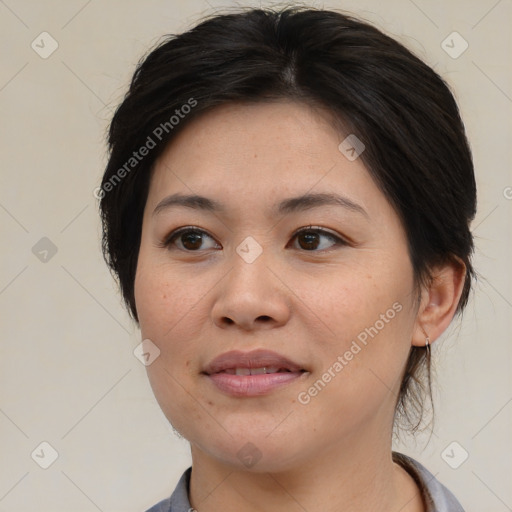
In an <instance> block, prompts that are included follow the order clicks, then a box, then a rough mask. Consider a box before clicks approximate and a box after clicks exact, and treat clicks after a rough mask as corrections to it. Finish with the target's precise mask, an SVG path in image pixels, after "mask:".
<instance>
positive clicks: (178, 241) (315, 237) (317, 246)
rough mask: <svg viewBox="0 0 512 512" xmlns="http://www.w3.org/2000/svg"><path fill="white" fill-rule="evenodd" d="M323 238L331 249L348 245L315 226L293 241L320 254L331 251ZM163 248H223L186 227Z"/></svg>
mask: <svg viewBox="0 0 512 512" xmlns="http://www.w3.org/2000/svg"><path fill="white" fill-rule="evenodd" d="M322 238H323V239H324V240H325V239H328V240H330V241H331V242H332V243H331V246H330V247H332V246H340V245H347V242H346V241H345V240H343V239H341V238H340V237H338V236H336V235H334V234H333V233H331V232H329V231H326V230H325V229H321V228H318V227H316V228H313V226H308V227H307V228H302V229H300V230H299V231H297V232H296V233H295V234H294V235H293V237H292V241H293V240H295V239H297V241H298V242H299V247H298V248H299V249H303V250H305V251H308V252H318V250H326V249H329V246H328V244H327V247H326V243H325V242H324V243H323V244H322V242H321V240H322ZM205 239H209V240H212V241H213V245H212V244H210V247H204V246H203V242H204V240H205ZM161 246H162V247H166V248H167V249H169V250H173V249H175V248H177V249H179V250H181V251H186V252H199V250H201V249H203V250H206V249H215V248H221V247H220V245H218V244H217V243H216V242H215V241H214V239H213V238H212V237H211V236H210V235H209V234H208V233H206V232H205V231H203V230H202V229H199V228H192V227H184V228H180V229H177V230H176V231H173V232H172V233H171V234H170V235H169V236H168V237H167V238H166V239H165V240H164V241H163V243H162V244H161ZM295 248H297V247H295Z"/></svg>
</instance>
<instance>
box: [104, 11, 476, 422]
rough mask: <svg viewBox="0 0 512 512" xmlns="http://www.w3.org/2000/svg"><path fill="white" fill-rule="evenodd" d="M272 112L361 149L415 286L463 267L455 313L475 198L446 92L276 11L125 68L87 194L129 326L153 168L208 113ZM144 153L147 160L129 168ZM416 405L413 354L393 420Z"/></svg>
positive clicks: (421, 357)
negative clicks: (280, 104)
mask: <svg viewBox="0 0 512 512" xmlns="http://www.w3.org/2000/svg"><path fill="white" fill-rule="evenodd" d="M280 99H284V100H294V101H298V102H302V103H304V104H307V105H311V106H313V107H323V108H324V109H327V110H328V111H329V112H330V113H331V114H332V117H333V119H334V120H336V124H337V126H339V127H340V130H342V129H343V130H345V132H346V133H353V134H355V135H356V136H357V137H358V138H359V139H360V140H361V141H362V142H363V143H364V144H365V151H364V152H363V153H362V154H361V155H360V158H361V159H362V161H363V163H364V164H365V166H366V168H367V169H368V171H369V173H370V175H371V176H372V178H373V179H374V181H375V183H376V184H377V186H378V187H379V189H380V190H381V191H382V193H383V194H384V195H385V196H386V197H387V199H388V201H389V202H390V204H391V205H392V206H393V208H394V209H395V211H396V213H397V214H398V216H399V218H400V220H401V222H402V225H403V227H404V229H405V232H406V235H407V240H408V250H409V255H410V258H411V262H412V267H413V271H414V280H415V283H416V284H417V285H419V284H421V283H423V284H424V283H427V282H428V281H429V279H430V278H431V273H430V271H431V269H432V268H433V267H434V266H436V265H439V264H443V263H447V262H456V263H458V264H460V262H462V263H463V264H464V265H465V267H466V274H465V282H464V287H463V291H462V295H461V298H460V301H459V304H458V306H457V313H461V312H462V310H463V308H464V306H465V305H466V303H467V300H468V295H469V292H470V288H471V283H472V279H473V277H474V270H473V267H472V265H471V255H472V252H473V237H472V234H471V231H470V223H471V221H472V219H473V218H474V216H475V212H476V185H475V177H474V170H473V163H472V157H471V150H470V148H469V144H468V141H467V138H466V134H465V129H464V125H463V123H462V120H461V118H460V114H459V110H458V107H457V104H456V102H455V99H454V97H453V95H452V93H451V92H450V89H449V87H448V86H447V84H446V83H445V82H444V81H443V79H442V78H441V77H440V76H439V75H438V74H437V73H436V72H435V71H433V70H432V69H431V68H430V67H429V66H427V65H426V64H425V63H424V62H422V61H421V60H420V59H419V58H417V57H416V56H415V55H413V54H412V53H411V52H410V51H409V50H407V49H406V48H405V47H404V46H402V45H401V44H400V43H398V42H397V41H395V40H394V39H392V38H390V37H389V36H387V35H385V34H383V33H382V32H380V31H379V30H378V29H377V28H375V27H373V26H371V25H370V24H368V23H366V22H363V21H361V20H358V19H355V18H353V17H351V16H347V15H345V14H342V13H339V12H335V11H327V10H321V9H313V8H303V7H300V8H297V7H288V8H285V9H281V10H273V9H248V10H240V11H239V12H236V13H230V14H223V15H216V16H213V17H211V18H208V19H206V20H204V21H202V22H201V23H199V24H197V25H196V26H195V27H194V28H192V29H191V30H189V31H187V32H184V33H182V34H179V35H171V36H168V37H166V38H165V40H164V41H163V42H161V43H160V44H159V45H158V46H157V47H156V48H155V49H153V50H152V51H150V53H149V54H148V55H147V56H146V57H145V58H144V59H143V60H142V61H141V62H139V64H138V66H137V69H136V71H135V73H134V75H133V78H132V81H131V84H130V87H129V90H128V92H127V94H126V96H125V98H124V100H123V101H122V103H121V104H120V105H119V107H118V108H117V110H116V112H115V114H114V116H113V119H112V122H111V124H110V128H109V135H108V145H109V161H108V164H107V166H106V169H105V173H104V176H103V179H102V182H101V187H99V188H98V189H97V191H98V194H97V197H98V198H99V199H100V210H101V216H102V223H103V253H104V256H105V259H106V261H107V264H108V265H109V267H110V269H111V271H112V272H113V274H114V275H115V276H116V277H117V279H118V282H119V285H120V288H121V292H122V295H123V298H124V301H125V303H126V305H127V307H128V309H129V311H130V313H131V315H132V316H133V318H134V319H135V320H137V321H138V318H137V308H136V304H135V298H134V282H135V272H136V267H137V258H138V252H139V246H140V239H141V230H142V216H143V211H144V207H145V203H146V198H147V194H148V188H149V182H150V177H151V171H152V168H153V166H154V163H155V161H156V159H157V158H158V156H159V155H160V154H161V153H162V152H163V150H164V149H165V147H166V146H167V145H168V143H169V142H170V141H171V140H172V139H173V138H174V137H175V136H176V134H177V133H178V132H179V131H180V130H182V129H183V127H184V126H186V125H187V124H188V123H189V122H190V121H192V120H193V119H196V118H197V117H198V116H200V115H201V114H203V113H205V112H207V111H209V110H211V109H213V108H215V107H216V106H219V105H223V104H226V103H230V102H245V103H255V102H264V101H273V100H280ZM186 105H188V107H187V108H185V106H186ZM150 139H151V144H150V143H149V140H150ZM144 146H145V147H146V148H150V149H149V150H148V151H145V156H143V157H141V156H140V155H138V158H135V156H134V151H137V150H138V149H139V148H141V147H144ZM141 153H142V152H141ZM425 394H428V396H429V397H430V398H431V380H430V352H429V351H428V350H425V348H424V347H414V346H413V347H411V351H410V354H409V357H408V360H407V363H406V367H405V371H404V374H403V379H402V383H401V388H400V392H399V396H398V400H397V407H396V414H397V415H399V416H401V417H402V419H404V420H406V422H407V423H408V425H409V426H410V427H412V430H415V429H416V428H417V427H418V425H419V424H420V422H421V418H422V415H423V409H424V396H425Z"/></svg>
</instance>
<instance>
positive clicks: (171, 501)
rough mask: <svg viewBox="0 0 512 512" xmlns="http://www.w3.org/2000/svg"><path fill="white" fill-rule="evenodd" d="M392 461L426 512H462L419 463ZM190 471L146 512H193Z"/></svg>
mask: <svg viewBox="0 0 512 512" xmlns="http://www.w3.org/2000/svg"><path fill="white" fill-rule="evenodd" d="M393 460H394V462H396V463H397V464H400V465H401V466H402V467H403V468H404V469H405V470H406V471H407V472H408V473H409V474H410V475H411V476H412V477H413V478H414V480H415V482H416V484H417V485H418V487H419V488H420V489H421V492H422V494H423V501H424V503H425V507H426V512H464V509H463V508H462V506H461V505H460V503H459V502H458V501H457V499H456V498H455V496H454V495H453V494H452V493H451V492H450V491H449V490H448V489H447V488H446V487H445V486H444V485H443V484H441V483H440V482H439V481H438V480H436V478H435V476H434V475H433V474H432V473H430V471H428V469H426V468H425V467H424V466H422V465H421V464H420V463H419V462H417V461H416V460H414V459H412V458H411V457H408V456H407V455H403V454H401V453H398V452H393ZM191 471H192V468H191V467H190V468H188V469H187V470H186V471H185V472H184V473H183V475H182V476H181V478H180V481H179V482H178V485H177V486H176V488H175V489H174V492H173V493H172V495H171V497H170V498H167V499H165V500H163V501H161V502H160V503H157V504H156V505H154V506H153V507H151V508H150V509H149V510H147V511H146V512H194V509H193V508H192V507H191V505H190V501H189V499H188V490H189V482H190V473H191Z"/></svg>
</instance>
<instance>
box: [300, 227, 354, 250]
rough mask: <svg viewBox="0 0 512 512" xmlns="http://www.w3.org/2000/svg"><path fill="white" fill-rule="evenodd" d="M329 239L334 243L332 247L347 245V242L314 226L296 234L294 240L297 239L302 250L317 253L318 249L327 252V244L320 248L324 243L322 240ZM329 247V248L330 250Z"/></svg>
mask: <svg viewBox="0 0 512 512" xmlns="http://www.w3.org/2000/svg"><path fill="white" fill-rule="evenodd" d="M322 238H324V239H329V240H331V241H332V242H334V243H333V244H332V245H331V247H332V246H334V245H338V246H339V245H347V242H345V240H342V239H341V238H340V237H338V236H336V235H334V234H333V233H331V232H329V231H326V230H325V229H321V228H313V226H309V227H307V228H303V229H300V230H299V231H297V232H296V233H295V235H294V236H293V238H292V240H295V239H297V241H298V242H299V244H300V248H301V249H304V250H306V251H309V252H311V251H316V249H319V248H320V250H325V249H326V247H325V243H324V244H323V247H320V246H321V245H322V243H321V242H320V240H321V239H322ZM328 248H329V247H327V249H328Z"/></svg>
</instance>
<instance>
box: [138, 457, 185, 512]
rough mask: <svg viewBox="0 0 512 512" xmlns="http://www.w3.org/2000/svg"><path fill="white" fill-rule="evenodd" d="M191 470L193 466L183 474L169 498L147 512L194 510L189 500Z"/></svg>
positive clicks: (183, 511)
mask: <svg viewBox="0 0 512 512" xmlns="http://www.w3.org/2000/svg"><path fill="white" fill-rule="evenodd" d="M191 471H192V468H191V467H190V468H188V469H187V470H186V471H185V472H184V473H183V474H182V475H181V478H180V480H179V482H178V484H177V485H176V487H175V489H174V492H173V493H172V494H171V496H170V497H169V498H166V499H165V500H162V501H160V502H159V503H157V504H156V505H153V506H152V507H151V508H150V509H148V510H146V512H193V509H192V508H191V506H190V502H189V500H188V488H189V482H190V472H191Z"/></svg>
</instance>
